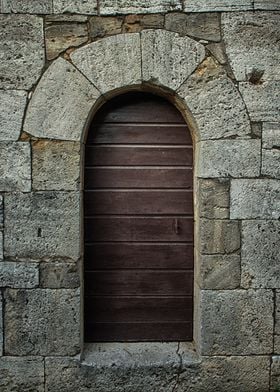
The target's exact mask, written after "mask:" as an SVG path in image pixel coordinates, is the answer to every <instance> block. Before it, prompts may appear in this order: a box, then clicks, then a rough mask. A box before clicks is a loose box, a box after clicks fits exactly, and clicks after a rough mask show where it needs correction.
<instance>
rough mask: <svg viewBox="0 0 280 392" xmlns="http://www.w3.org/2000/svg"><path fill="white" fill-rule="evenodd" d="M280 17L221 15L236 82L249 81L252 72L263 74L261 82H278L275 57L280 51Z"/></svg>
mask: <svg viewBox="0 0 280 392" xmlns="http://www.w3.org/2000/svg"><path fill="white" fill-rule="evenodd" d="M279 19H280V13H277V12H274V13H271V12H246V13H244V12H240V13H239V12H236V13H235V12H234V13H224V14H223V15H222V29H223V37H224V40H225V44H226V49H227V55H228V59H229V62H230V65H231V67H232V70H233V73H234V75H235V77H236V79H237V80H243V81H245V80H248V79H249V78H250V75H251V74H252V72H253V70H258V71H261V72H263V76H262V78H261V80H270V79H276V80H277V79H278V80H279V77H280V69H279V64H278V59H277V56H275V53H279V51H280V28H279V23H278V22H279Z"/></svg>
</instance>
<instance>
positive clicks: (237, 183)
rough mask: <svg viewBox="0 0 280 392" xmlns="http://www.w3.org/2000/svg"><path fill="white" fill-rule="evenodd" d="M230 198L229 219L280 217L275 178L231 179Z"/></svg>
mask: <svg viewBox="0 0 280 392" xmlns="http://www.w3.org/2000/svg"><path fill="white" fill-rule="evenodd" d="M230 199H231V207H230V217H231V219H279V217H280V184H279V181H277V180H268V179H259V180H253V179H247V180H245V179H242V180H241V179H240V180H232V182H231V197H230Z"/></svg>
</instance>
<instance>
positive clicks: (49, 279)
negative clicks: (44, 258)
mask: <svg viewBox="0 0 280 392" xmlns="http://www.w3.org/2000/svg"><path fill="white" fill-rule="evenodd" d="M40 286H41V287H44V288H50V289H60V288H65V289H72V288H77V287H79V286H80V273H79V265H78V263H66V262H61V263H56V262H52V263H48V262H46V263H45V262H42V263H40Z"/></svg>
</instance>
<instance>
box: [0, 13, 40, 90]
mask: <svg viewBox="0 0 280 392" xmlns="http://www.w3.org/2000/svg"><path fill="white" fill-rule="evenodd" d="M0 53H1V54H0V74H1V79H0V88H8V89H12V88H14V89H22V90H24V89H26V90H28V89H30V88H32V86H33V85H34V84H35V83H36V81H37V80H38V78H39V77H40V74H41V71H42V69H43V66H44V61H45V56H44V36H43V19H42V18H39V17H37V16H31V15H0Z"/></svg>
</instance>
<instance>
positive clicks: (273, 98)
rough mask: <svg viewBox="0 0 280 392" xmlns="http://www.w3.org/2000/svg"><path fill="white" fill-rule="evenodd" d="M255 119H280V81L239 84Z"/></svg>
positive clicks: (252, 118) (252, 117)
mask: <svg viewBox="0 0 280 392" xmlns="http://www.w3.org/2000/svg"><path fill="white" fill-rule="evenodd" d="M239 89H240V92H241V94H242V96H243V98H244V101H245V104H246V106H247V108H248V111H249V116H250V118H251V120H253V121H271V122H275V121H280V81H279V80H276V81H272V80H271V81H267V82H264V83H262V84H258V85H253V84H251V83H248V82H242V83H240V84H239Z"/></svg>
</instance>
